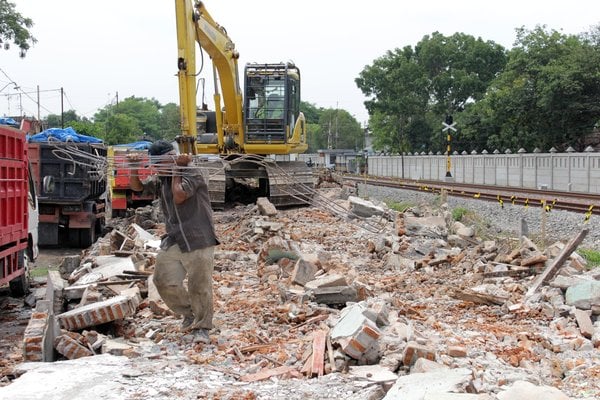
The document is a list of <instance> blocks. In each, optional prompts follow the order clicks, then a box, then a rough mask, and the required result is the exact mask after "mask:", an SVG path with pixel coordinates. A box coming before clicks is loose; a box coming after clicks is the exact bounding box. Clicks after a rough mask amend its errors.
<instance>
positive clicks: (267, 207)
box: [256, 197, 277, 217]
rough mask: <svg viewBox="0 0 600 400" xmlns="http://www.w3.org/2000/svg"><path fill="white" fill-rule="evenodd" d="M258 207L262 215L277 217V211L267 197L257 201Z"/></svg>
mask: <svg viewBox="0 0 600 400" xmlns="http://www.w3.org/2000/svg"><path fill="white" fill-rule="evenodd" d="M256 205H257V206H258V211H259V212H260V214H261V215H266V216H268V217H272V216H274V215H277V209H276V208H275V206H274V205H273V203H271V202H270V201H269V199H267V198H266V197H259V198H258V199H256Z"/></svg>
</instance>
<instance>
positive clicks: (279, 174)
mask: <svg viewBox="0 0 600 400" xmlns="http://www.w3.org/2000/svg"><path fill="white" fill-rule="evenodd" d="M267 171H268V174H269V200H270V201H271V203H273V205H275V206H279V207H288V206H300V205H306V204H309V203H310V200H311V198H312V192H313V190H314V179H313V174H312V170H311V169H310V168H309V167H308V166H307V165H306V163H304V162H301V161H285V162H278V163H277V165H276V167H274V168H268V169H267Z"/></svg>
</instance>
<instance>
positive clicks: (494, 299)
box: [452, 290, 508, 305]
mask: <svg viewBox="0 0 600 400" xmlns="http://www.w3.org/2000/svg"><path fill="white" fill-rule="evenodd" d="M452 295H453V297H455V298H457V299H460V300H465V301H470V302H472V303H478V304H497V305H502V304H504V303H505V302H506V300H508V298H507V297H501V296H492V295H491V294H485V293H477V292H474V291H472V290H455V291H454V293H453V294H452Z"/></svg>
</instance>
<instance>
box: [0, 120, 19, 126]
mask: <svg viewBox="0 0 600 400" xmlns="http://www.w3.org/2000/svg"><path fill="white" fill-rule="evenodd" d="M0 125H13V126H19V123H18V122H17V121H15V120H14V119H12V118H0Z"/></svg>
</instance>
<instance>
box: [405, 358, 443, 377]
mask: <svg viewBox="0 0 600 400" xmlns="http://www.w3.org/2000/svg"><path fill="white" fill-rule="evenodd" d="M439 369H450V367H448V366H446V365H444V364H440V363H438V362H435V361H431V360H428V359H427V358H418V359H417V361H415V363H414V365H413V366H412V367H410V373H411V374H415V373H422V372H431V371H436V370H439Z"/></svg>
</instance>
